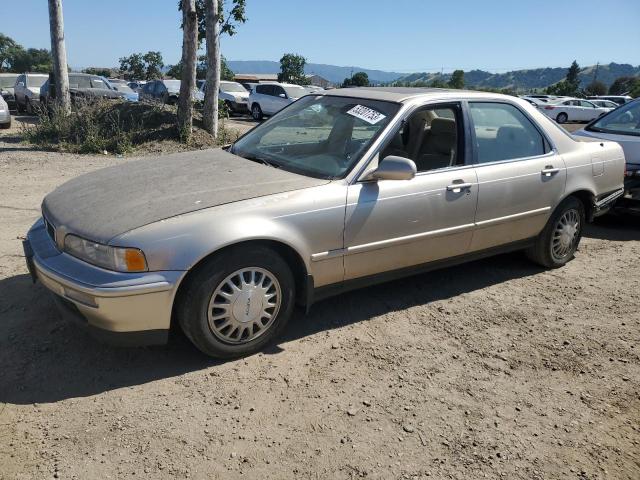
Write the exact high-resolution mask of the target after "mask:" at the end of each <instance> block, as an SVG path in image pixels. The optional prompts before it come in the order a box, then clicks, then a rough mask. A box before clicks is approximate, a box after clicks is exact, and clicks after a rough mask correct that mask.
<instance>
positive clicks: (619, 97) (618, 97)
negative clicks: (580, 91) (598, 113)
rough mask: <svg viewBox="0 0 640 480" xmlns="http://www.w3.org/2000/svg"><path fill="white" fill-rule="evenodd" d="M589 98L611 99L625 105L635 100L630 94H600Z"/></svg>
mask: <svg viewBox="0 0 640 480" xmlns="http://www.w3.org/2000/svg"><path fill="white" fill-rule="evenodd" d="M587 100H609V101H611V102H615V103H617V104H618V105H624V104H625V103H629V102H630V101H632V100H633V98H631V97H630V96H629V95H599V96H597V97H587Z"/></svg>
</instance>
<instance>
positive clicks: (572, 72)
mask: <svg viewBox="0 0 640 480" xmlns="http://www.w3.org/2000/svg"><path fill="white" fill-rule="evenodd" d="M579 74H580V66H579V65H578V62H576V61H575V60H574V61H573V62H572V63H571V66H570V67H569V70H567V77H566V78H565V82H567V86H568V87H569V88H570V89H571V90H572V91H573V92H577V91H578V89H579V88H580V79H579V78H578V75H579Z"/></svg>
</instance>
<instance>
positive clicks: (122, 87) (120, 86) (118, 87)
mask: <svg viewBox="0 0 640 480" xmlns="http://www.w3.org/2000/svg"><path fill="white" fill-rule="evenodd" d="M115 89H116V90H118V91H119V92H122V93H136V92H134V91H133V90H131V89H130V88H129V87H128V86H127V85H123V84H121V83H118V84H116V85H115Z"/></svg>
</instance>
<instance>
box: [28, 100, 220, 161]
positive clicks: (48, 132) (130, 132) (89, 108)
mask: <svg viewBox="0 0 640 480" xmlns="http://www.w3.org/2000/svg"><path fill="white" fill-rule="evenodd" d="M37 113H38V117H39V122H38V123H37V124H36V125H34V126H32V127H26V128H25V130H24V137H25V140H26V141H28V142H30V143H33V144H36V145H42V146H45V147H49V148H57V149H61V150H65V151H71V152H76V153H101V152H103V151H107V152H111V153H118V154H123V153H127V152H130V151H131V150H133V149H135V148H136V147H137V146H140V145H143V144H145V143H148V142H156V141H164V140H170V141H180V136H179V132H178V129H177V128H176V107H174V106H168V105H161V104H156V103H144V102H124V101H123V102H119V101H109V100H102V101H95V102H76V103H75V104H74V106H73V110H72V112H71V113H70V114H65V113H64V111H62V110H61V109H60V108H59V107H58V106H53V107H51V108H49V109H44V108H42V109H40V110H39V111H38V112H37ZM221 113H223V115H224V111H222V112H221ZM199 125H201V121H200V118H199V114H198V113H196V114H195V115H194V130H199V128H198V126H199ZM197 137H198V141H197V142H196V143H198V145H197V146H203V147H206V146H214V145H216V144H219V143H221V142H224V141H227V140H228V139H229V135H228V132H226V131H225V129H224V127H223V128H221V131H220V139H219V141H218V142H215V141H214V140H213V137H211V136H210V135H209V134H208V133H206V132H203V131H198V135H197Z"/></svg>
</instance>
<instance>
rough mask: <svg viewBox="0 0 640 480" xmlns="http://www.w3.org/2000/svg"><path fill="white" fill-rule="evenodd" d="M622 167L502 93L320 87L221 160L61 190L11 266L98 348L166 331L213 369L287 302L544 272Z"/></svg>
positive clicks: (119, 172)
mask: <svg viewBox="0 0 640 480" xmlns="http://www.w3.org/2000/svg"><path fill="white" fill-rule="evenodd" d="M624 162H625V161H624V155H623V151H622V149H621V148H620V146H619V145H618V144H616V143H614V142H607V141H593V142H589V141H586V142H579V141H576V140H575V139H574V138H572V137H571V136H569V135H568V134H566V133H565V132H564V131H563V130H562V129H561V128H560V127H559V126H557V125H556V124H555V123H554V122H553V120H551V119H549V118H548V117H546V116H545V115H544V114H542V113H540V112H539V111H538V110H537V109H536V108H535V107H533V106H531V105H530V104H528V103H527V102H526V101H523V100H520V99H517V98H514V97H509V96H503V95H498V94H489V93H480V92H466V91H460V90H455V91H447V90H437V89H431V90H429V89H403V88H362V89H338V90H331V91H327V92H322V93H321V94H318V95H309V96H306V97H304V98H302V99H300V100H298V101H297V102H295V103H292V104H291V105H290V106H288V107H287V108H285V109H283V110H282V111H281V112H279V113H278V114H276V115H275V116H273V117H272V118H271V119H270V120H268V121H266V122H264V123H263V124H261V125H259V126H258V127H256V128H255V129H253V130H251V131H250V132H249V133H248V134H246V135H245V136H244V137H242V138H240V139H239V140H238V141H237V142H236V143H235V144H233V145H232V146H230V147H229V148H227V149H217V150H209V151H199V152H190V153H181V154H177V155H170V156H166V157H160V158H157V159H147V160H139V161H133V162H130V163H128V164H125V165H121V166H118V167H112V168H108V169H104V170H101V171H98V172H95V173H92V174H88V175H84V176H81V177H78V178H75V179H73V180H71V181H69V182H67V183H66V184H64V185H62V186H61V187H59V188H58V189H56V190H55V191H53V192H52V193H50V194H49V195H47V196H46V198H45V199H44V201H43V204H42V213H43V218H42V219H40V220H39V221H38V222H36V224H35V225H34V226H33V227H32V228H31V230H30V231H29V233H28V237H27V240H26V241H25V243H24V248H25V256H26V258H27V264H28V266H29V269H30V271H31V272H32V275H33V277H34V279H38V280H40V281H41V282H42V283H43V284H44V285H45V286H46V287H47V288H49V289H50V290H52V291H53V292H54V293H55V294H56V298H57V299H58V300H59V304H60V305H61V306H62V307H63V308H65V309H66V311H68V312H70V313H72V314H73V316H74V317H76V318H79V319H80V320H81V321H82V322H84V323H85V324H87V325H88V326H89V327H90V328H91V329H92V330H93V331H94V332H101V333H102V336H107V337H110V338H111V339H112V340H115V341H118V340H119V341H120V342H132V343H161V342H163V341H165V340H166V338H167V335H168V332H169V329H170V328H171V327H172V325H177V324H179V325H181V327H182V329H183V330H184V332H185V333H186V335H187V336H188V337H189V338H190V339H191V340H192V341H193V343H194V344H195V345H196V346H197V347H198V348H199V349H201V350H202V351H203V352H205V353H207V354H209V355H212V356H216V357H222V358H231V357H236V356H240V355H245V354H249V353H252V352H255V351H258V350H260V349H261V348H262V347H263V346H264V345H265V344H266V343H267V342H269V341H270V340H272V339H274V338H275V337H277V336H278V334H279V333H280V332H282V330H283V328H284V327H285V325H286V324H287V322H288V320H289V318H290V317H291V316H292V313H293V311H294V305H295V304H296V303H297V304H299V305H302V306H304V307H306V308H307V309H308V308H309V307H310V306H311V305H312V303H313V302H314V301H316V300H318V299H321V298H324V297H327V296H330V295H334V294H337V293H340V292H343V291H345V290H347V289H351V288H354V287H358V286H362V285H368V284H371V283H376V282H380V281H384V280H388V279H392V278H396V277H400V276H405V275H409V274H414V273H418V272H423V271H427V270H430V269H434V268H437V267H442V266H446V265H452V264H459V263H462V262H464V261H466V260H470V259H476V258H479V257H483V256H487V255H492V254H496V253H499V252H505V251H513V250H526V252H527V254H528V256H529V257H530V258H531V259H533V260H534V261H536V262H537V263H539V264H541V265H543V266H545V267H548V268H555V267H560V266H562V265H564V264H565V263H566V262H568V261H569V260H571V259H572V258H573V256H574V253H575V251H576V249H577V247H578V244H579V242H580V238H581V234H582V230H583V227H584V225H585V222H587V221H589V220H591V219H592V218H593V217H594V216H597V215H600V214H602V213H604V212H606V211H607V209H608V208H609V206H610V204H611V203H612V202H613V201H615V200H616V199H617V198H618V197H619V196H620V195H622V193H623V170H624Z"/></svg>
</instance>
